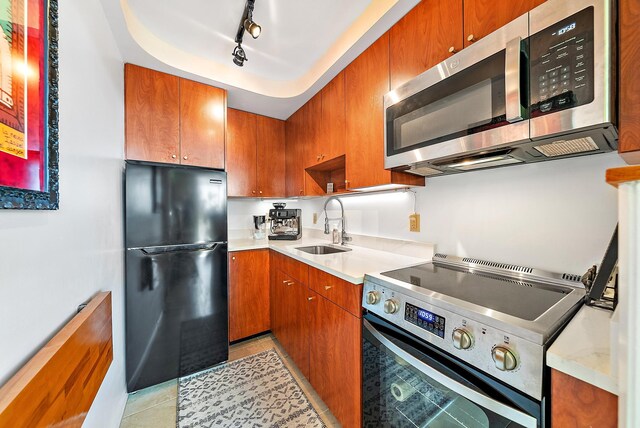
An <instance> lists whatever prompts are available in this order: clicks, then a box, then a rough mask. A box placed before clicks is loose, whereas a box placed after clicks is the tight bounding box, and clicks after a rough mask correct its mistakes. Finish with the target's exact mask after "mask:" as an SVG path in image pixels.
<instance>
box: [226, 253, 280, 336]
mask: <svg viewBox="0 0 640 428" xmlns="http://www.w3.org/2000/svg"><path fill="white" fill-rule="evenodd" d="M269 300H270V295H269V250H266V249H265V250H252V251H235V252H231V253H230V254H229V341H230V342H233V341H236V340H240V339H244V338H245V337H249V336H253V335H254V334H258V333H262V332H264V331H268V330H269V329H270V328H271V321H270V303H269Z"/></svg>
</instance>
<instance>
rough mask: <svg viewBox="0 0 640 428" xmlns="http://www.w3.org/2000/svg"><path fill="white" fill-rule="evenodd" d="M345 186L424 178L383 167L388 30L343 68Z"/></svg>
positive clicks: (415, 183)
mask: <svg viewBox="0 0 640 428" xmlns="http://www.w3.org/2000/svg"><path fill="white" fill-rule="evenodd" d="M344 73H345V74H344V84H345V92H346V93H347V94H349V95H348V96H347V97H346V103H345V112H346V116H345V117H346V136H347V137H346V148H345V151H346V168H345V173H346V181H347V189H358V188H363V187H372V186H380V185H386V184H407V185H412V186H424V177H418V176H416V175H411V174H406V173H401V172H392V171H387V170H386V169H384V117H383V115H384V104H383V97H384V94H386V93H387V92H388V91H389V33H388V32H387V33H385V34H384V35H383V36H381V37H380V38H379V39H378V40H376V42H375V43H373V44H372V45H371V46H369V47H368V48H367V49H366V50H365V51H364V52H363V53H362V54H360V56H359V57H358V58H356V59H355V60H354V61H353V62H352V63H351V64H349V65H348V66H347V68H346V69H345V71H344Z"/></svg>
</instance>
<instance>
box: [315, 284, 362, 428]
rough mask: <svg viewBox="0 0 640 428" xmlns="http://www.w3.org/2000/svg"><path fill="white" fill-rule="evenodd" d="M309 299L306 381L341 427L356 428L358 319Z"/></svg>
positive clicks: (321, 299)
mask: <svg viewBox="0 0 640 428" xmlns="http://www.w3.org/2000/svg"><path fill="white" fill-rule="evenodd" d="M313 297H314V299H313V300H312V301H311V306H312V308H311V310H310V313H311V326H310V337H311V340H310V342H309V343H310V352H309V355H310V362H309V367H310V377H309V380H310V382H311V385H312V386H313V387H314V389H315V390H316V391H317V392H318V394H319V395H320V397H321V398H322V400H323V401H324V402H325V403H326V404H327V406H329V409H330V410H331V412H332V413H333V415H334V416H335V417H336V418H337V419H338V421H340V424H341V425H342V426H343V427H353V428H357V427H360V426H361V424H362V417H361V415H362V405H361V402H362V393H361V387H362V362H361V358H362V351H361V346H362V329H361V324H360V319H359V318H357V317H355V316H353V315H352V314H350V313H349V312H347V311H345V310H344V309H342V308H340V307H339V306H337V305H336V304H334V303H332V302H330V301H329V300H327V299H325V298H324V297H322V296H320V295H318V294H315V295H314V296H313Z"/></svg>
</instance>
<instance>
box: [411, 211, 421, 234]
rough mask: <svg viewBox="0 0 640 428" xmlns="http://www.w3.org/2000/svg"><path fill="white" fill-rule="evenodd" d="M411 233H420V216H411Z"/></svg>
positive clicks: (414, 214)
mask: <svg viewBox="0 0 640 428" xmlns="http://www.w3.org/2000/svg"><path fill="white" fill-rule="evenodd" d="M409 232H420V214H418V213H413V214H411V215H410V216H409Z"/></svg>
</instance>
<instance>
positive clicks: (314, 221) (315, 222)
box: [313, 213, 318, 224]
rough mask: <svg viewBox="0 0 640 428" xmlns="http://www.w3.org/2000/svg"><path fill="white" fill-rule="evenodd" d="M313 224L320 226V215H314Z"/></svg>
mask: <svg viewBox="0 0 640 428" xmlns="http://www.w3.org/2000/svg"><path fill="white" fill-rule="evenodd" d="M313 224H318V213H313Z"/></svg>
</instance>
